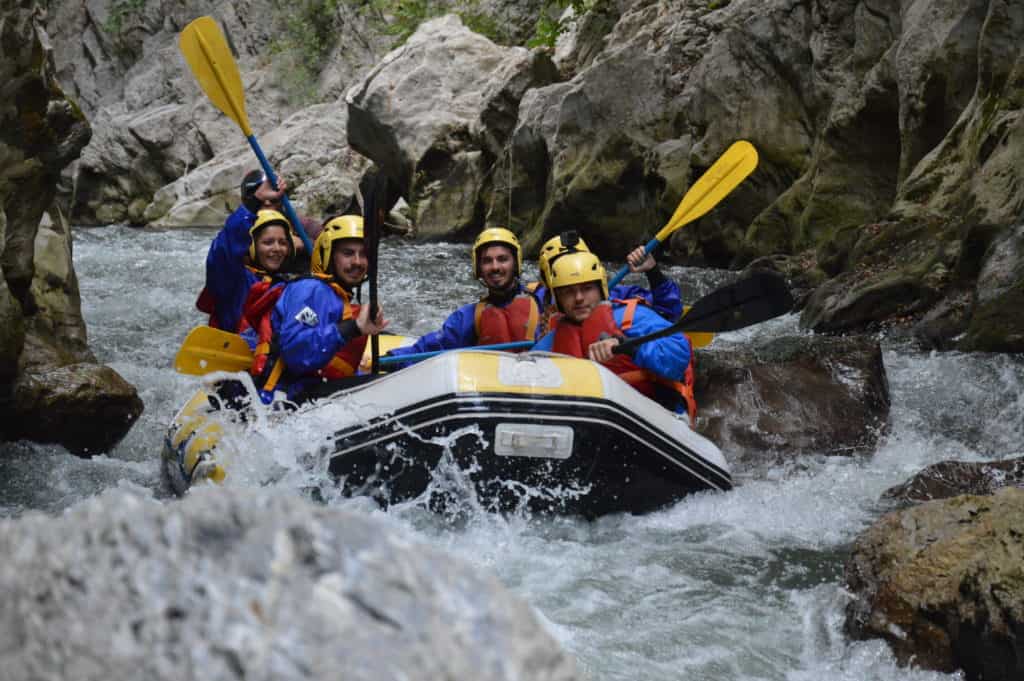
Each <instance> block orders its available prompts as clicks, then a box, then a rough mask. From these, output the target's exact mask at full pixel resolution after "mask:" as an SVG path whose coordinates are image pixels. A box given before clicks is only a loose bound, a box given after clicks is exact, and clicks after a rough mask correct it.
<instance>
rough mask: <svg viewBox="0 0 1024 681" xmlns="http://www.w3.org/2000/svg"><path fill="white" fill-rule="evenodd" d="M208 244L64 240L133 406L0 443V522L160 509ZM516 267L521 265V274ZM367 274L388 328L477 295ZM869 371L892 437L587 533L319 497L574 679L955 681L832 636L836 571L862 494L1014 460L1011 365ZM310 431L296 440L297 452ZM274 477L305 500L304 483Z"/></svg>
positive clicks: (436, 266)
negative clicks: (527, 624) (448, 562)
mask: <svg viewBox="0 0 1024 681" xmlns="http://www.w3.org/2000/svg"><path fill="white" fill-rule="evenodd" d="M212 235H213V232H212V231H210V230H192V231H171V232H153V231H138V230H132V229H128V228H123V227H108V228H98V229H80V230H76V233H75V245H74V252H75V269H76V271H77V273H78V277H79V283H80V287H81V294H82V307H83V313H84V315H85V319H86V322H87V325H88V332H89V343H90V346H91V347H92V349H93V351H94V352H95V354H96V355H97V357H98V359H99V360H100V361H101V362H104V363H106V364H109V365H111V366H112V367H114V368H115V369H116V370H117V371H118V372H120V373H121V375H122V376H124V377H125V378H126V379H127V380H128V381H130V382H131V383H133V384H134V385H135V386H137V387H138V390H139V393H140V395H141V397H142V399H143V401H144V402H145V406H146V409H145V412H144V414H143V415H142V417H141V419H140V420H139V422H138V423H137V424H136V425H135V427H134V428H133V429H132V431H131V432H130V433H129V434H128V435H127V436H126V437H125V439H124V440H123V441H122V442H121V443H120V444H119V445H118V446H117V447H116V448H115V449H114V450H112V451H111V452H109V453H108V454H106V455H104V456H97V457H95V458H93V459H89V460H83V459H78V458H76V457H74V456H71V455H70V454H68V453H67V452H66V451H65V450H64V449H62V448H60V447H54V446H44V445H35V444H31V443H26V442H16V443H7V444H3V445H0V447H2V449H3V453H2V455H0V516H7V517H17V516H20V515H21V514H23V513H25V512H28V511H31V510H35V511H43V512H46V513H51V514H58V513H61V512H62V511H64V510H65V509H68V508H69V507H72V506H73V505H74V504H76V503H77V502H79V501H81V500H83V499H86V498H90V497H93V496H95V495H97V494H99V493H101V492H102V491H103V490H105V489H108V488H111V487H116V486H124V485H127V486H131V487H133V488H136V489H139V488H141V489H142V490H143V491H148V493H150V494H152V495H153V496H154V497H156V498H158V499H163V500H164V501H163V503H166V504H174V503H175V500H174V497H173V495H172V494H171V493H170V492H169V490H168V487H167V485H166V483H165V482H164V481H163V479H162V477H161V472H160V467H159V453H160V447H161V442H162V438H163V436H164V433H165V430H166V427H167V425H168V423H169V422H170V420H171V418H172V417H173V416H174V413H175V411H176V410H177V409H178V407H179V406H180V405H181V404H182V403H183V402H184V401H185V400H186V399H187V398H188V397H189V396H190V395H191V393H192V392H193V391H194V390H195V388H196V387H197V385H198V381H199V379H197V378H195V377H191V376H182V375H179V374H176V373H175V372H174V371H173V370H172V369H171V368H170V366H171V360H172V358H173V356H174V353H175V352H176V350H177V349H178V347H179V346H180V344H181V341H182V339H183V338H184V337H185V334H186V333H187V332H188V330H189V329H190V328H191V327H193V326H194V325H196V324H200V323H202V322H203V321H204V320H203V319H202V317H201V316H200V314H199V313H198V312H197V311H196V310H195V308H194V306H193V302H194V301H195V298H196V294H197V293H198V291H199V290H200V288H201V286H202V281H203V262H204V258H205V253H206V248H207V245H208V244H209V241H210V239H211V237H212ZM616 265H618V263H616ZM528 270H529V272H528V273H530V274H533V273H535V269H534V268H533V267H532V264H531V267H530V268H528ZM380 271H381V280H380V281H381V284H380V295H381V300H382V301H383V302H384V307H385V311H386V313H387V316H388V317H389V318H390V320H391V325H392V330H395V331H400V332H405V333H409V334H419V333H423V332H426V331H429V330H431V329H434V328H436V327H438V326H439V324H440V322H441V321H442V319H443V318H444V316H445V314H446V313H447V312H448V311H450V309H452V308H454V306H455V305H456V304H457V303H461V302H466V301H470V300H472V299H473V298H474V297H475V296H477V295H478V288H477V285H476V284H475V282H474V281H473V280H472V278H471V276H470V273H469V263H468V257H467V247H466V246H465V245H455V244H434V245H429V246H423V245H418V246H413V245H409V244H406V243H404V242H400V241H395V240H386V241H384V242H383V243H382V244H381V265H380ZM668 273H669V275H670V276H672V277H674V278H675V279H676V280H677V281H680V282H681V284H682V285H683V293H684V300H692V299H693V297H694V296H698V295H701V294H703V293H706V292H708V291H710V290H711V289H713V288H714V287H715V286H717V285H719V284H721V283H722V282H724V281H726V280H727V279H728V278H729V275H728V274H727V273H725V274H723V273H718V272H711V271H700V270H692V269H683V268H670V269H669V272H668ZM791 333H801V332H800V331H799V330H798V327H797V323H796V317H795V316H788V317H785V318H782V319H779V320H774V321H773V322H770V323H767V324H763V325H761V326H759V327H755V328H753V329H747V330H745V331H744V332H738V333H737V334H730V335H728V336H722V337H720V338H719V339H717V340H716V343H718V342H721V343H729V342H734V341H742V340H743V339H744V338H746V337H749V336H751V335H778V334H791ZM740 334H746V335H740ZM698 359H699V356H698ZM884 359H885V365H886V369H887V372H888V377H889V383H890V389H891V392H892V430H891V433H890V434H889V435H888V436H887V437H886V438H885V439H884V440H883V442H882V444H881V445H880V447H879V448H878V450H877V451H876V452H875V454H874V455H873V456H869V457H863V458H845V457H829V456H826V454H827V452H821V453H820V455H819V456H807V457H804V458H802V459H801V460H800V461H799V463H798V464H789V465H777V466H767V467H765V468H763V469H760V470H758V471H756V472H753V471H742V470H739V471H734V477H735V479H736V483H737V487H736V488H735V489H734V490H732V491H730V492H728V493H723V494H702V495H696V496H693V497H690V498H688V499H686V500H683V501H681V502H680V503H677V504H676V505H675V506H673V507H671V508H667V509H664V510H662V511H659V512H656V513H652V514H649V515H645V516H613V517H607V518H603V519H600V520H597V521H594V522H588V521H585V520H580V519H572V518H550V517H536V518H533V517H528V516H516V515H513V516H511V517H509V516H496V515H493V514H489V513H486V512H482V511H477V510H475V509H474V507H473V505H472V504H471V503H469V502H467V505H466V508H464V509H461V511H462V512H461V513H459V514H457V517H439V516H435V515H433V514H431V513H429V512H427V511H425V510H424V508H423V506H422V504H416V503H410V504H406V505H403V506H400V507H393V508H391V509H389V510H388V511H387V512H384V511H380V510H378V509H376V508H375V507H374V506H373V505H372V504H371V503H368V502H367V501H366V500H365V499H364V500H360V499H336V498H328V500H327V501H326V502H325V503H330V504H336V505H339V506H345V507H348V508H351V509H354V510H356V511H357V512H361V513H367V514H373V515H376V516H378V517H380V518H382V519H384V520H385V521H386V522H388V523H390V524H393V525H396V526H398V527H400V528H402V529H403V530H404V531H406V532H408V533H410V534H412V535H414V536H416V537H418V538H419V539H420V540H422V541H424V542H427V543H429V544H432V545H435V546H438V547H441V548H443V549H445V550H447V551H449V552H451V553H453V554H455V555H458V556H460V557H461V558H463V559H465V560H468V561H469V562H471V563H473V564H476V565H477V566H479V567H480V568H482V569H485V570H490V571H493V572H494V573H496V574H497V575H498V576H499V578H500V579H501V580H502V581H503V582H504V583H505V584H506V585H507V586H509V587H510V588H511V589H512V590H513V591H515V592H516V593H518V594H519V595H520V596H521V597H522V598H524V599H525V600H527V601H528V602H529V603H531V604H532V605H533V607H534V608H535V609H536V610H537V611H538V612H539V613H540V615H541V617H542V619H543V620H544V621H545V623H546V624H547V626H548V627H549V629H550V631H551V632H552V633H553V634H554V636H555V637H557V638H558V639H559V640H560V641H561V642H562V643H563V645H564V646H565V647H566V648H567V649H568V650H569V651H571V652H572V653H573V654H574V655H575V656H576V657H577V659H578V661H579V665H580V667H581V669H582V671H583V673H584V674H585V676H586V677H588V678H592V679H687V680H689V681H698V680H703V679H707V680H708V681H711V680H714V681H725V680H731V679H735V680H743V681H753V680H762V679H779V680H782V679H786V680H792V681H796V680H804V679H806V680H807V681H827V680H835V681H839V680H850V681H853V680H857V681H860V680H862V679H872V680H879V681H888V680H892V681H896V680H899V681H905V680H908V679H909V680H913V681H925V680H928V681H932V680H939V679H955V678H958V677H957V676H955V675H953V676H950V675H945V674H936V673H931V672H922V671H915V670H904V669H900V668H898V667H897V666H896V664H895V662H894V659H893V657H892V655H891V654H890V653H889V651H888V649H887V648H886V646H885V645H884V644H882V643H881V642H878V641H874V642H866V643H861V642H851V641H848V640H847V639H846V638H845V637H844V636H843V634H842V620H843V606H844V604H845V602H846V595H845V593H844V590H843V587H842V569H843V562H844V559H845V557H846V554H847V551H848V549H849V546H850V544H851V542H852V541H853V539H854V538H855V537H856V535H857V534H858V533H859V532H860V531H861V530H862V529H863V528H864V527H865V526H866V525H868V524H870V523H871V522H872V521H873V520H874V519H876V518H877V517H878V515H879V514H880V513H881V512H883V510H884V509H883V507H882V506H881V504H879V502H878V498H879V495H880V494H881V493H882V492H883V491H884V490H885V489H886V488H888V487H890V486H892V485H895V484H897V483H900V482H903V481H904V480H905V479H906V478H908V477H909V476H911V475H913V474H914V473H916V472H917V471H918V470H920V469H921V468H922V467H924V466H926V465H928V464H931V463H935V462H937V461H941V460H945V459H961V460H985V459H991V458H1006V457H1009V456H1012V455H1017V456H1020V455H1021V454H1022V446H1024V445H1022V443H1024V420H1022V419H1021V418H1020V415H1021V413H1022V412H1024V363H1022V362H1021V361H1020V359H1021V358H1020V357H1009V356H995V355H989V356H983V355H962V354H956V353H947V354H919V353H913V352H911V351H909V350H905V349H900V348H898V347H893V346H888V345H887V346H886V350H885V354H884ZM327 426H328V424H325V428H326V427H327ZM256 428H258V426H257V427H256ZM311 435H315V434H303V433H296V434H295V437H296V442H298V441H301V440H302V439H303V438H304V437H305V436H311ZM256 436H257V441H259V440H258V436H259V433H257V434H256ZM273 442H274V443H275V445H274V446H273V447H272V449H273V450H274V451H272V452H263V453H262V458H261V457H254V461H255V462H256V463H254V464H253V465H252V466H251V467H250V469H249V470H247V471H246V472H245V474H243V475H240V476H233V477H232V478H229V484H235V485H239V486H242V487H244V488H245V489H246V490H247V491H246V493H249V494H252V495H254V497H255V495H259V494H263V493H265V491H264V488H263V487H262V485H261V483H262V481H264V480H265V479H266V478H267V477H268V476H267V475H265V474H266V473H267V471H266V470H260V468H261V467H262V466H263V465H264V464H263V463H260V462H265V465H266V466H268V467H270V466H275V465H281V463H282V462H284V461H286V460H287V459H288V458H289V457H293V458H294V456H295V455H296V454H298V453H299V451H298V450H299V449H301V446H300V445H298V444H296V445H295V446H294V447H293V448H289V447H288V445H287V443H284V444H282V443H280V442H279V441H278V440H277V439H274V440H273ZM289 449H292V451H289ZM728 456H729V454H728V452H726V457H727V458H728ZM277 480H278V482H276V483H274V484H276V485H279V486H280V485H294V487H295V493H296V494H305V493H307V489H308V488H307V485H308V483H309V481H308V480H297V479H295V478H292V477H288V476H284V477H280V476H279V477H278V478H277Z"/></svg>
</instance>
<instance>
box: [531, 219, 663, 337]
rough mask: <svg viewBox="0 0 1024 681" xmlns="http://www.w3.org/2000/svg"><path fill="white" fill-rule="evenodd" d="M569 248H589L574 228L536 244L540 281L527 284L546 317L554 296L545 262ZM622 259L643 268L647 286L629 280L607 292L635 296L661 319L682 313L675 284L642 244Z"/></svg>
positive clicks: (620, 296) (551, 310)
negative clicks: (630, 282) (539, 302)
mask: <svg viewBox="0 0 1024 681" xmlns="http://www.w3.org/2000/svg"><path fill="white" fill-rule="evenodd" d="M570 249H574V250H577V251H583V252H586V253H589V252H591V251H590V248H589V247H588V246H587V242H585V241H584V240H583V239H582V238H581V237H579V236H578V235H577V234H576V232H575V231H571V230H570V231H566V232H562V233H561V234H559V235H557V236H553V237H551V238H550V239H548V240H547V241H545V242H544V245H543V246H541V247H540V254H539V255H538V256H537V265H538V268H539V269H540V282H537V283H536V284H531V285H529V286H528V288H530V290H531V291H533V293H534V295H535V296H537V299H538V300H540V301H541V303H542V304H543V305H544V306H545V309H544V316H545V318H548V317H550V315H551V314H552V313H554V312H556V311H557V310H556V308H555V300H554V298H553V297H552V296H551V293H550V289H551V284H550V282H549V278H550V277H549V271H550V268H549V266H548V263H550V262H551V259H552V258H554V257H555V256H556V255H558V254H559V253H565V252H566V251H568V250H570ZM626 262H627V263H628V264H629V269H630V271H631V272H634V273H639V272H643V273H644V274H646V275H647V281H648V283H649V284H650V288H649V289H646V288H643V287H642V286H635V285H632V284H628V285H627V284H619V285H618V286H616V287H614V288H613V289H612V290H611V291H610V296H611V297H612V298H618V299H621V300H627V299H629V298H639V299H641V300H643V301H644V302H645V303H646V304H647V305H648V306H650V307H651V309H653V310H654V311H655V312H657V313H658V314H660V315H661V316H662V317H664V318H665V319H667V320H669V321H673V322H674V321H675V320H677V319H679V317H680V316H681V315H682V314H683V303H682V296H681V294H680V291H679V285H678V284H676V282H674V281H672V280H671V279H669V278H668V277H666V276H665V275H664V273H662V271H661V269H660V268H659V267H658V263H657V261H655V259H654V256H653V255H651V254H650V253H645V252H644V247H643V246H638V247H637V248H635V249H633V250H632V251H630V252H629V254H628V255H626ZM545 328H546V324H545Z"/></svg>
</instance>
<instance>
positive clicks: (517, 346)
mask: <svg viewBox="0 0 1024 681" xmlns="http://www.w3.org/2000/svg"><path fill="white" fill-rule="evenodd" d="M532 347H533V341H516V342H514V343H498V344H497V345H481V346H478V347H475V348H464V349H466V350H522V349H523V348H532ZM442 352H451V350H434V351H432V352H414V353H412V354H411V355H396V356H394V357H392V356H390V355H385V356H384V357H381V358H380V363H381V365H387V364H399V363H403V364H404V363H405V362H418V361H420V360H421V359H427V358H429V357H433V356H435V355H440V354H441V353H442Z"/></svg>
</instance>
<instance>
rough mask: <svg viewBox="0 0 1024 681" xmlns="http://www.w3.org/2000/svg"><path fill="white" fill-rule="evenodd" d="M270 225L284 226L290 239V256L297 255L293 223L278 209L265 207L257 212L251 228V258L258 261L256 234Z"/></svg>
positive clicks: (285, 232)
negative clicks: (293, 239) (293, 238)
mask: <svg viewBox="0 0 1024 681" xmlns="http://www.w3.org/2000/svg"><path fill="white" fill-rule="evenodd" d="M270 225H281V226H282V227H284V235H285V237H286V238H287V239H288V257H291V256H293V255H295V243H294V242H293V241H292V223H290V222H288V218H286V217H285V216H284V215H282V214H281V213H278V212H277V211H276V210H270V209H266V208H265V209H263V210H261V211H259V212H257V213H256V222H254V223H252V227H250V228H249V259H250V260H252V261H253V263H256V235H257V234H259V233H260V232H261V231H262V230H263V228H264V227H269V226H270Z"/></svg>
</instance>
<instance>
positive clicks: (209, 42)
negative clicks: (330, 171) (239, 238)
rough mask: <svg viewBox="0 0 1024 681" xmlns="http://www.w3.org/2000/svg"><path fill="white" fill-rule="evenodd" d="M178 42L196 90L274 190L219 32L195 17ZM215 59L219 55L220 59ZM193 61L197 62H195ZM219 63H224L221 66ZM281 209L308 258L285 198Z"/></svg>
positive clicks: (272, 177)
mask: <svg viewBox="0 0 1024 681" xmlns="http://www.w3.org/2000/svg"><path fill="white" fill-rule="evenodd" d="M186 37H187V40H186V39H185V38H186ZM182 38H183V39H182V42H181V43H180V46H181V51H182V54H183V55H184V57H185V62H186V63H187V64H188V66H189V69H190V70H191V71H192V75H193V76H194V77H195V79H196V81H197V82H198V83H199V85H200V88H201V89H202V90H203V92H205V93H206V96H207V97H209V98H210V101H211V102H212V103H213V104H214V106H216V107H217V108H218V109H220V110H221V111H222V112H224V114H225V115H227V117H228V118H230V119H231V120H233V121H234V122H235V124H236V125H238V127H239V128H240V129H241V131H242V134H243V135H245V139H246V141H248V142H249V146H250V147H252V150H253V152H254V153H255V154H256V158H257V159H259V162H260V165H261V166H262V167H263V172H264V173H265V174H266V176H267V180H268V181H269V182H270V185H271V186H272V187H273V188H274V189H275V190H276V189H277V176H276V175H275V174H274V169H273V168H271V167H270V161H268V160H267V157H266V155H264V153H263V150H262V149H261V148H260V144H259V142H257V141H256V135H255V134H253V132H252V128H251V126H250V125H249V118H248V116H247V115H246V113H245V92H244V91H243V90H242V80H241V78H240V77H239V75H238V65H237V64H236V63H235V61H234V59H233V58H232V57H231V51H230V49H229V48H228V46H227V42H226V41H225V39H224V33H223V31H221V30H220V27H219V26H218V25H217V23H216V22H215V21H214V20H213V19H212V18H211V17H208V16H205V17H199V18H198V19H195V20H194V21H192V22H191V23H190V24H189V25H188V26H186V27H185V28H184V29H183V30H182ZM192 41H194V42H195V45H197V46H198V47H199V50H198V52H197V51H195V50H194V49H193V48H192ZM217 55H220V59H218V56H217ZM197 58H200V59H199V60H197ZM221 61H224V62H226V63H224V64H222V63H221ZM204 67H205V69H206V70H208V72H209V74H212V75H213V79H212V80H211V79H210V78H203V75H206V74H204V73H202V72H203V70H204ZM281 205H282V207H283V208H284V212H285V216H286V217H287V218H288V220H289V221H290V222H291V223H292V229H294V230H295V232H296V233H297V234H298V235H299V238H300V239H302V244H303V246H305V248H306V253H308V254H309V255H310V256H312V254H313V243H312V242H311V241H310V240H309V236H308V235H307V234H306V230H305V228H304V227H303V226H302V223H301V222H300V221H299V216H298V215H297V214H296V213H295V209H294V208H293V207H292V204H291V201H289V200H288V197H287V196H282V197H281Z"/></svg>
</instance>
